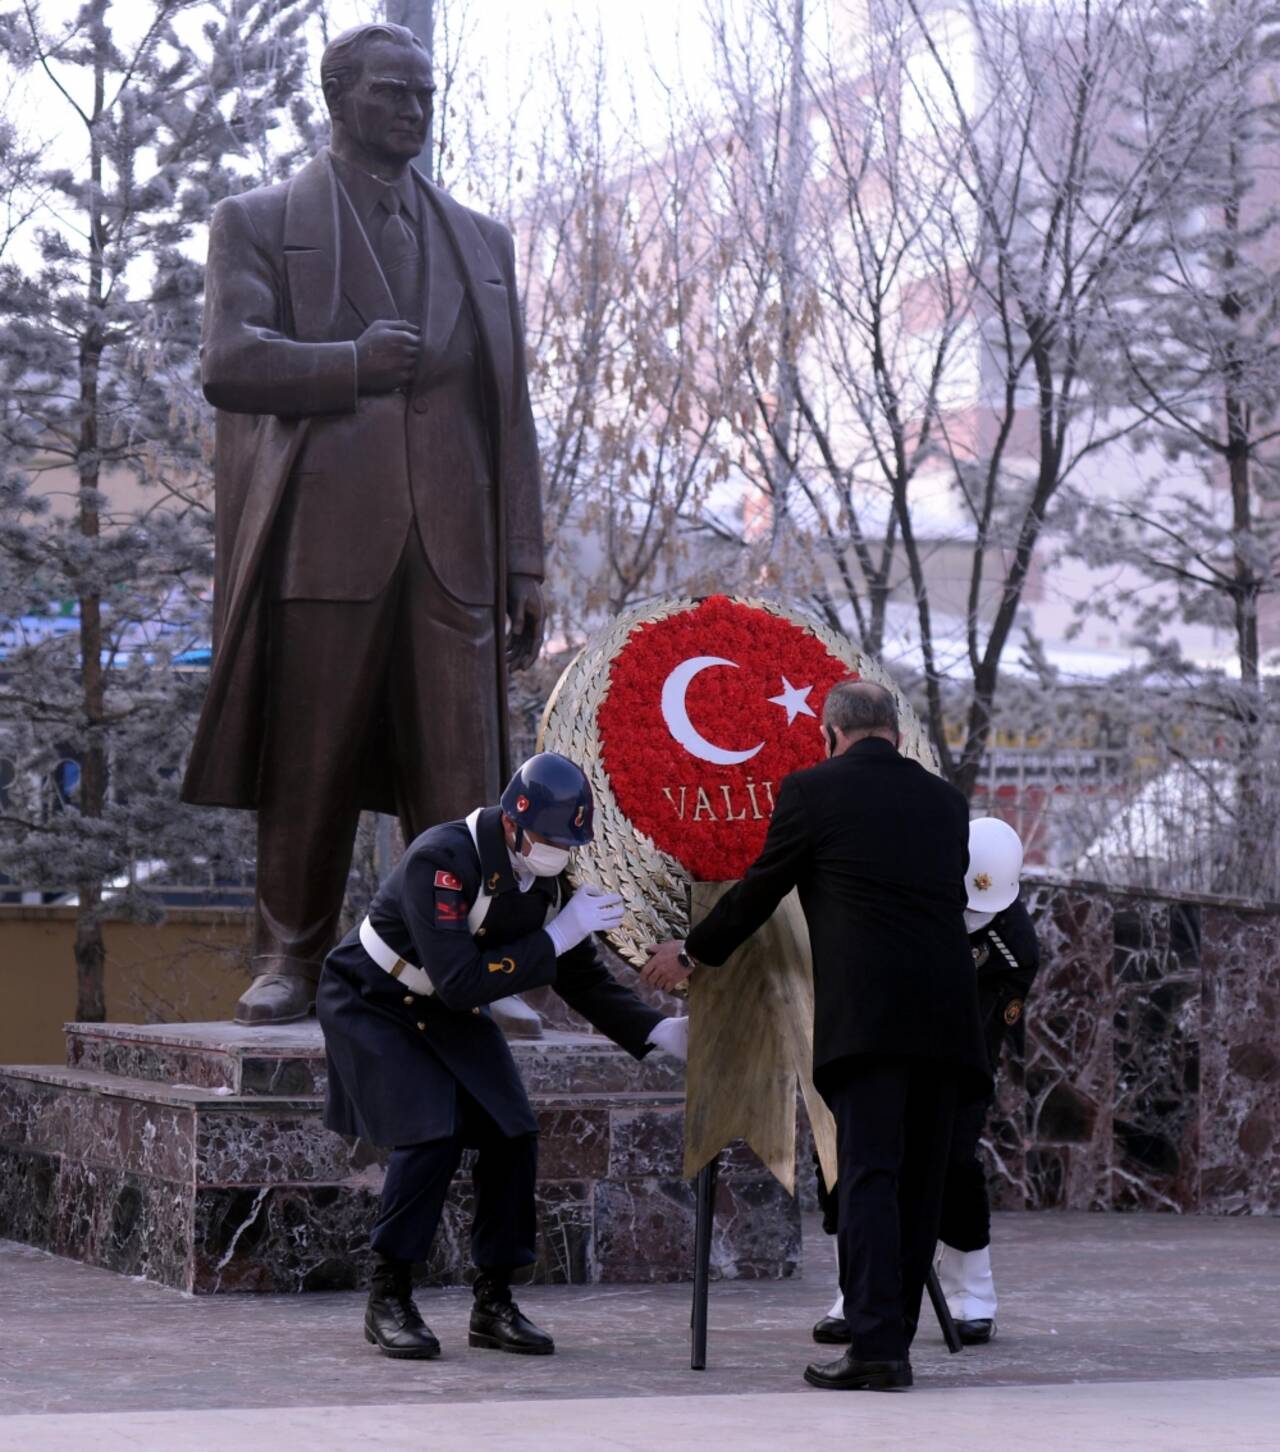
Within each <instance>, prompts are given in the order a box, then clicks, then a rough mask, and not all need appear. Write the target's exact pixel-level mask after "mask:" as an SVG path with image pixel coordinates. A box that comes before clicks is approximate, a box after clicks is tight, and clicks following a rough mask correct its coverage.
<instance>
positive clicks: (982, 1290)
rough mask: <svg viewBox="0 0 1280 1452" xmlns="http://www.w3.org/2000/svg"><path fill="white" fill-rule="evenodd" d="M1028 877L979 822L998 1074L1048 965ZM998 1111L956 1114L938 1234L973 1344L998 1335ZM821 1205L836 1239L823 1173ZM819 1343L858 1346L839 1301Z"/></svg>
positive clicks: (983, 976)
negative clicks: (988, 1166)
mask: <svg viewBox="0 0 1280 1452" xmlns="http://www.w3.org/2000/svg"><path fill="white" fill-rule="evenodd" d="M1021 871H1022V843H1021V841H1020V840H1019V838H1018V834H1017V833H1016V832H1015V831H1014V830H1013V828H1012V827H1010V826H1009V825H1008V823H1007V822H1002V821H1000V820H999V818H997V817H978V818H976V819H975V820H974V821H972V822H970V824H969V867H968V871H967V874H966V877H965V886H966V889H967V891H968V899H969V905H968V907H967V909H966V910H965V925H966V927H967V928H968V929H969V947H970V950H971V952H972V953H973V963H974V968H975V969H976V971H977V979H978V1007H979V1011H980V1012H981V1015H982V1023H983V1032H984V1037H985V1040H986V1045H987V1057H988V1058H989V1060H990V1062H991V1066H992V1069H993V1071H994V1070H995V1069H996V1068H997V1067H998V1066H999V1063H1000V1050H1001V1048H1002V1047H1003V1044H1004V1040H1005V1036H1006V1035H1007V1034H1008V1033H1009V1032H1010V1031H1011V1030H1018V1031H1020V1029H1021V1024H1022V1012H1023V1006H1024V1004H1025V1001H1026V997H1027V993H1028V991H1029V989H1030V987H1031V981H1032V979H1033V978H1034V977H1035V975H1036V970H1037V969H1038V968H1039V966H1040V947H1039V944H1038V943H1037V942H1036V934H1035V928H1034V926H1033V925H1032V922H1031V915H1030V914H1029V913H1028V912H1027V909H1026V906H1025V905H1024V904H1023V902H1022V900H1021V898H1020V897H1019V896H1018V879H1019V876H1020V874H1021ZM990 1104H991V1101H990V1099H986V1100H975V1101H973V1102H972V1103H968V1104H963V1105H960V1106H959V1107H958V1108H957V1110H956V1117H955V1124H954V1128H953V1130H952V1139H951V1153H950V1157H949V1159H948V1163H947V1177H946V1186H945V1190H944V1193H943V1201H942V1219H941V1223H940V1225H939V1228H938V1240H939V1246H938V1260H937V1268H938V1279H939V1281H940V1283H941V1285H942V1290H943V1294H944V1295H945V1296H946V1298H947V1305H948V1306H949V1307H950V1309H951V1314H952V1316H953V1317H954V1318H955V1322H956V1330H957V1331H958V1332H959V1334H960V1339H961V1341H963V1342H964V1343H965V1344H966V1345H967V1346H976V1345H981V1344H982V1343H984V1342H987V1341H990V1340H991V1338H992V1337H993V1336H994V1335H995V1328H996V1322H995V1314H996V1293H995V1284H994V1281H993V1280H992V1275H991V1206H990V1203H989V1201H988V1198H987V1176H986V1171H985V1169H984V1168H983V1165H982V1162H981V1160H980V1159H979V1158H978V1141H979V1139H980V1138H981V1135H982V1127H983V1124H984V1123H985V1121H986V1117H987V1111H988V1109H989V1108H990ZM818 1199H819V1203H820V1205H821V1208H822V1214H823V1229H824V1230H826V1231H827V1233H828V1234H829V1235H834V1234H835V1232H836V1216H835V1203H834V1197H833V1196H831V1195H830V1194H829V1193H828V1192H827V1190H826V1187H825V1185H824V1184H823V1183H822V1175H821V1173H820V1172H819V1175H818ZM813 1339H814V1340H815V1341H818V1342H821V1343H825V1344H832V1345H839V1344H845V1343H847V1342H848V1341H849V1328H848V1325H847V1324H846V1322H845V1320H844V1301H843V1298H842V1297H841V1296H840V1295H837V1296H836V1300H835V1304H834V1305H833V1306H832V1307H831V1310H830V1311H829V1312H828V1313H827V1314H826V1315H825V1316H823V1317H822V1319H821V1320H820V1321H818V1323H817V1324H816V1325H815V1326H814V1328H813Z"/></svg>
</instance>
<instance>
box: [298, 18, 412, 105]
mask: <svg viewBox="0 0 1280 1452" xmlns="http://www.w3.org/2000/svg"><path fill="white" fill-rule="evenodd" d="M375 40H389V41H390V42H391V43H392V45H416V46H417V47H418V49H419V50H420V51H421V52H422V53H423V55H425V56H426V58H427V60H428V61H429V60H430V59H431V52H430V51H429V50H428V49H427V48H426V46H425V45H423V43H422V42H421V41H420V40H419V39H418V37H417V36H416V35H414V33H413V31H412V30H410V29H409V27H408V26H407V25H392V24H391V23H390V22H389V21H388V22H387V23H386V24H380V25H357V26H355V27H354V28H353V29H351V30H344V31H343V32H342V34H341V35H335V36H334V38H333V39H332V40H331V41H330V42H329V44H328V45H326V46H325V48H324V54H323V55H322V56H321V57H320V88H321V90H323V91H324V93H325V96H326V97H327V98H328V99H333V97H334V96H341V95H342V94H343V92H344V91H346V90H347V89H348V87H350V86H353V85H354V84H355V83H356V81H358V80H359V79H360V67H361V66H362V65H363V64H364V53H365V51H366V49H368V47H369V46H370V45H372V44H373V42H374V41H375Z"/></svg>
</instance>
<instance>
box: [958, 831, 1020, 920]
mask: <svg viewBox="0 0 1280 1452" xmlns="http://www.w3.org/2000/svg"><path fill="white" fill-rule="evenodd" d="M1021 873H1022V838H1021V837H1019V836H1018V834H1017V833H1016V832H1015V831H1014V830H1013V828H1012V827H1011V826H1010V825H1009V824H1008V822H1002V821H1001V820H1000V818H999V817H975V818H974V819H973V821H972V822H970V823H969V871H968V872H967V873H966V874H965V879H964V885H965V891H966V892H967V893H968V894H969V910H970V911H971V912H978V913H999V912H1003V911H1004V910H1005V908H1007V907H1008V906H1009V904H1010V903H1011V902H1012V901H1013V900H1014V898H1015V897H1017V895H1018V878H1019V876H1020V875H1021Z"/></svg>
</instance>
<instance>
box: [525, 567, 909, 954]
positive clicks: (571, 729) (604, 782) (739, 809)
mask: <svg viewBox="0 0 1280 1452" xmlns="http://www.w3.org/2000/svg"><path fill="white" fill-rule="evenodd" d="M850 678H864V679H869V680H875V681H878V682H880V683H881V684H883V685H885V686H887V687H888V688H889V689H890V690H892V691H893V692H894V694H895V696H898V693H897V690H896V688H895V686H894V683H893V681H892V680H890V679H889V677H888V676H887V675H886V674H885V673H884V671H883V670H882V669H881V668H880V667H878V666H877V665H876V664H875V663H874V662H873V661H870V660H868V659H867V658H866V657H864V656H863V655H862V652H861V651H859V650H858V649H857V647H856V646H855V645H854V644H853V643H852V641H850V640H848V639H847V638H846V637H844V636H841V635H838V634H837V633H836V632H835V631H832V630H830V629H828V628H827V627H825V626H823V625H821V624H819V623H818V622H816V621H812V620H809V619H807V618H806V617H804V616H802V615H800V614H798V613H796V612H793V611H790V610H787V609H785V608H784V607H782V606H780V605H777V604H775V603H773V602H769V601H763V600H741V599H731V598H729V597H727V596H723V595H714V596H711V597H710V598H709V599H704V600H689V599H681V600H671V601H664V602H662V603H661V604H659V605H654V606H648V607H645V608H643V609H641V610H636V611H632V612H630V613H629V614H627V615H624V616H621V617H619V619H618V620H617V621H615V622H614V623H613V624H612V625H611V626H609V627H608V628H607V629H606V630H605V631H604V632H603V633H602V634H601V635H600V636H599V637H597V638H596V639H595V640H593V641H592V642H591V643H590V644H589V645H588V646H587V647H586V648H585V649H584V650H583V651H582V652H581V653H580V654H579V656H578V657H577V658H576V659H575V660H574V661H573V662H572V663H571V664H570V665H569V667H568V668H567V669H566V671H565V672H564V674H563V676H562V677H561V679H560V681H559V683H558V684H557V686H556V689H555V691H554V692H553V693H552V696H551V699H550V701H549V702H548V704H547V710H546V713H545V715H544V717H543V724H542V730H541V732H540V733H539V747H540V749H543V750H548V751H558V752H560V753H561V754H562V755H564V756H567V757H569V758H570V760H572V761H576V762H577V763H578V765H579V766H581V767H582V768H583V770H584V771H585V772H586V773H587V776H588V778H589V780H590V782H591V786H592V790H593V792H594V793H595V799H596V818H595V822H596V834H595V840H594V841H593V842H592V843H591V844H590V845H589V846H587V847H583V848H579V849H577V850H576V851H575V853H574V856H573V862H572V864H571V866H570V869H569V870H570V877H571V878H572V879H574V880H575V882H577V881H583V880H585V881H590V882H594V883H597V884H599V885H600V886H602V887H606V888H609V889H611V890H613V891H617V892H620V893H621V894H622V896H623V899H624V901H625V902H626V906H627V916H626V918H625V919H624V921H623V924H622V926H621V927H620V928H619V929H617V930H616V931H615V932H614V933H611V934H610V935H609V936H610V941H611V942H612V944H613V946H614V947H615V948H616V949H617V950H618V952H619V953H621V954H622V956H623V957H624V958H626V959H627V960H628V961H630V962H632V963H634V964H636V965H640V964H643V963H644V961H645V959H646V957H647V952H648V947H649V946H650V945H651V944H652V943H654V942H657V941H660V940H662V939H663V938H668V937H683V936H684V934H685V932H686V931H687V928H688V919H689V884H690V882H692V881H701V882H722V881H727V880H730V879H736V878H739V877H741V876H742V874H743V873H744V872H745V871H746V869H747V868H748V867H749V866H750V864H751V863H752V861H754V859H755V858H756V856H757V855H758V854H759V851H760V848H761V847H762V846H763V844H764V839H765V834H766V832H767V831H768V826H769V818H770V816H771V815H772V812H773V806H774V803H775V801H776V799H777V793H778V790H779V788H780V787H781V784H782V780H783V778H784V777H785V776H787V775H788V773H790V772H793V771H797V770H799V769H801V768H803V767H806V766H812V765H813V764H814V763H816V762H818V761H820V760H822V758H823V755H824V749H823V739H822V734H821V730H820V721H821V718H822V705H823V702H824V701H825V699H826V695H827V692H828V691H829V690H830V689H831V687H832V686H833V685H835V683H836V682H837V681H841V680H848V679H850ZM898 706H899V711H900V713H901V717H902V728H903V742H902V748H903V750H904V752H906V753H907V754H908V755H911V756H914V757H916V758H917V759H919V760H922V761H924V762H925V763H926V764H928V765H930V766H933V757H932V752H931V750H930V748H929V746H928V744H927V741H926V739H925V735H924V731H923V729H922V728H921V726H920V723H919V722H918V720H917V719H916V717H915V715H914V713H913V712H912V711H911V710H910V707H909V706H907V704H906V702H905V701H903V700H902V699H901V697H900V696H898ZM933 769H935V770H936V766H933Z"/></svg>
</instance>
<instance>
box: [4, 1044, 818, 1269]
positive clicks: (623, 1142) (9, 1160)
mask: <svg viewBox="0 0 1280 1452" xmlns="http://www.w3.org/2000/svg"><path fill="white" fill-rule="evenodd" d="M511 1047H512V1050H513V1052H514V1053H515V1055H516V1059H517V1061H518V1063H519V1065H520V1069H521V1072H522V1074H523V1076H524V1080H525V1084H526V1085H527V1086H528V1089H529V1093H530V1097H531V1099H532V1101H533V1104H534V1107H535V1109H536V1111H537V1114H538V1122H539V1127H540V1154H539V1180H538V1212H539V1221H540V1233H539V1260H538V1264H537V1266H536V1267H535V1270H534V1276H535V1279H537V1280H539V1281H546V1282H569V1283H574V1284H578V1283H584V1282H594V1281H632V1282H636V1281H648V1282H653V1281H675V1280H683V1279H686V1278H687V1277H688V1276H689V1275H690V1274H691V1272H692V1265H693V1225H694V1206H693V1191H692V1184H691V1183H690V1182H689V1181H686V1180H684V1179H683V1178H682V1177H681V1157H682V1150H683V1103H684V1091H683V1079H682V1066H681V1065H680V1064H679V1063H678V1062H676V1061H675V1060H673V1059H671V1058H669V1057H667V1056H665V1055H661V1054H650V1055H649V1056H648V1058H647V1059H645V1060H644V1061H643V1062H642V1063H636V1061H635V1060H633V1059H632V1058H630V1057H629V1056H628V1055H627V1054H625V1053H624V1052H623V1051H622V1050H621V1049H618V1048H615V1047H614V1046H613V1045H612V1044H610V1043H608V1042H607V1041H605V1040H603V1039H600V1038H596V1037H592V1036H588V1035H585V1034H571V1033H557V1032H552V1033H549V1034H547V1035H546V1036H545V1037H544V1038H542V1039H539V1040H533V1041H526V1042H520V1041H516V1042H514V1043H513V1044H512V1046H511ZM324 1072H325V1065H324V1053H323V1048H322V1044H321V1038H320V1030H319V1028H318V1027H317V1026H316V1025H315V1024H314V1023H306V1024H298V1025H289V1026H285V1027H280V1028H275V1029H246V1028H240V1027H238V1026H236V1025H234V1024H230V1023H208V1024H173V1025H135V1024H70V1025H68V1027H67V1064H66V1067H59V1066H50V1065H37V1066H22V1067H9V1068H4V1069H0V1238H8V1239H12V1240H18V1241H22V1242H24V1243H26V1244H28V1245H35V1246H39V1247H41V1248H43V1249H46V1250H50V1251H53V1252H55V1253H56V1254H58V1255H65V1256H70V1257H72V1258H73V1259H76V1260H81V1261H85V1262H87V1263H89V1264H92V1265H98V1266H104V1267H106V1268H108V1269H110V1270H115V1271H119V1272H121V1273H123V1274H126V1275H138V1276H144V1277H146V1278H147V1279H148V1280H153V1281H159V1282H161V1283H163V1284H164V1285H168V1286H174V1287H177V1288H178V1289H180V1290H186V1291H194V1292H197V1293H201V1294H204V1293H211V1292H220V1291H300V1290H332V1289H335V1288H350V1287H354V1286H356V1285H359V1284H362V1283H363V1282H364V1281H365V1279H366V1277H367V1273H368V1268H369V1249H368V1240H367V1231H368V1227H369V1226H370V1224H371V1223H372V1220H373V1214H374V1209H375V1206H376V1203H377V1199H378V1194H379V1191H380V1189H381V1184H382V1177H383V1169H382V1164H381V1156H380V1154H379V1152H378V1151H376V1150H373V1149H371V1148H370V1147H369V1146H367V1145H364V1144H362V1143H361V1142H359V1141H356V1142H354V1143H352V1142H349V1141H346V1140H344V1139H342V1138H340V1137H339V1136H337V1135H334V1134H331V1133H329V1131H327V1130H326V1129H325V1128H324V1127H323V1125H322V1124H321V1122H320V1121H321V1109H322V1105H323V1095H324ZM716 1210H717V1214H716V1234H715V1242H714V1245H713V1250H712V1260H713V1273H714V1274H716V1275H718V1276H721V1277H778V1276H787V1275H790V1274H792V1273H793V1271H794V1270H795V1267H796V1263H797V1259H798V1255H799V1246H800V1220H799V1212H798V1209H797V1206H796V1203H795V1201H794V1200H792V1199H791V1198H790V1197H789V1196H788V1195H787V1194H786V1193H785V1191H783V1190H782V1188H781V1187H780V1186H779V1185H778V1183H777V1181H775V1180H774V1179H773V1178H772V1177H771V1176H770V1175H769V1174H768V1173H767V1171H765V1169H764V1168H763V1166H762V1165H761V1164H760V1162H759V1161H758V1160H757V1159H756V1158H755V1156H754V1155H752V1154H751V1153H750V1152H749V1151H747V1150H746V1149H745V1148H743V1147H741V1146H737V1147H734V1148H733V1149H731V1150H730V1151H728V1152H727V1153H726V1154H725V1155H724V1156H723V1158H722V1172H721V1176H720V1187H719V1192H718V1201H717V1207H716ZM470 1216H471V1208H470V1178H469V1176H468V1175H467V1174H466V1167H465V1165H464V1168H463V1172H462V1173H461V1174H460V1175H459V1176H458V1178H457V1180H456V1181H455V1184H454V1189H453V1192H452V1195H451V1197H450V1201H449V1203H448V1206H447V1207H446V1211H445V1217H444V1221H443V1223H442V1226H441V1231H440V1234H439V1236H438V1238H437V1243H436V1249H435V1253H434V1255H433V1257H432V1260H431V1262H430V1264H429V1265H427V1266H426V1267H424V1277H425V1279H426V1280H428V1281H429V1282H431V1283H433V1284H448V1283H451V1282H457V1281H460V1280H463V1279H464V1278H465V1277H466V1274H467V1272H468V1269H469V1266H468V1255H467V1242H468V1230H469V1224H470Z"/></svg>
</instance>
